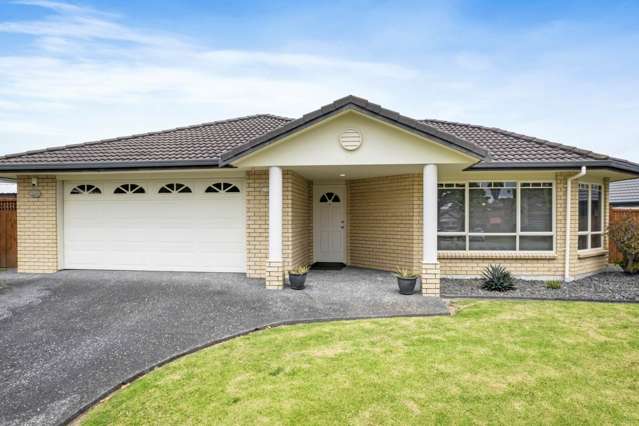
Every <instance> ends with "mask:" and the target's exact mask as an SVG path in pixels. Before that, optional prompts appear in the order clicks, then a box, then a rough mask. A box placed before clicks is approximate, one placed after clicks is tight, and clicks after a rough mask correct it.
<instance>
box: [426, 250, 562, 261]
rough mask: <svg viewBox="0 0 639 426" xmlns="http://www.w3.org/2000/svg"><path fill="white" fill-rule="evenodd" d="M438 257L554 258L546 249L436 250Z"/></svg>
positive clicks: (553, 253) (554, 255)
mask: <svg viewBox="0 0 639 426" xmlns="http://www.w3.org/2000/svg"><path fill="white" fill-rule="evenodd" d="M437 257H438V258H439V259H556V258H557V254H556V253H555V252H548V251H438V252H437Z"/></svg>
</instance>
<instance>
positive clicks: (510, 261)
mask: <svg viewBox="0 0 639 426" xmlns="http://www.w3.org/2000/svg"><path fill="white" fill-rule="evenodd" d="M571 175H574V173H558V174H557V175H556V177H555V197H556V198H555V201H556V213H557V217H556V224H555V226H556V228H557V229H556V235H555V241H556V243H555V244H556V255H553V256H549V255H541V254H538V255H537V254H534V255H529V254H527V255H524V254H516V255H512V254H511V255H505V254H504V253H500V252H498V251H497V252H482V253H480V254H474V255H470V254H465V253H460V254H456V253H455V254H453V253H450V254H448V253H447V254H440V259H439V262H440V269H441V274H442V276H444V277H456V276H457V277H468V276H479V275H481V273H482V271H483V270H484V269H485V268H486V266H488V265H490V264H497V263H498V264H501V265H504V266H505V267H506V268H508V270H509V271H511V272H512V273H513V274H515V275H516V276H522V277H531V276H542V277H548V278H562V277H563V274H564V253H565V248H564V247H565V241H566V217H565V211H566V180H567V178H568V176H571ZM572 186H573V194H574V196H573V208H572V212H573V218H572V226H571V227H572V228H573V232H575V233H576V232H577V223H576V221H577V208H576V204H575V202H576V197H577V191H576V188H577V187H578V185H577V184H575V183H574V182H573V185H572ZM576 250H577V239H576V238H575V239H574V248H573V249H572V253H573V255H574V258H575V260H576Z"/></svg>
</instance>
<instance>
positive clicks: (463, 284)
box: [441, 272, 639, 302]
mask: <svg viewBox="0 0 639 426" xmlns="http://www.w3.org/2000/svg"><path fill="white" fill-rule="evenodd" d="M481 285H482V281H481V280H480V279H449V278H442V282H441V294H442V297H444V298H447V297H491V298H525V299H551V300H552V299H554V300H595V301H608V302H639V275H634V276H633V275H626V274H624V273H622V272H604V273H601V274H597V275H592V276H590V277H587V278H582V279H580V280H575V281H572V282H570V283H562V284H561V288H560V289H556V290H553V289H549V288H546V283H545V282H544V281H530V280H515V287H516V289H515V290H511V291H506V292H503V293H500V292H494V291H487V290H483V289H482V288H481Z"/></svg>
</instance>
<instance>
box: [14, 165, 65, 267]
mask: <svg viewBox="0 0 639 426" xmlns="http://www.w3.org/2000/svg"><path fill="white" fill-rule="evenodd" d="M32 177H34V176H20V177H19V178H18V197H17V226H18V272H33V273H51V272H56V271H57V270H58V228H57V227H58V223H57V180H56V178H55V176H37V178H38V189H39V190H40V192H41V195H40V198H31V196H30V191H31V189H32V188H31V179H32Z"/></svg>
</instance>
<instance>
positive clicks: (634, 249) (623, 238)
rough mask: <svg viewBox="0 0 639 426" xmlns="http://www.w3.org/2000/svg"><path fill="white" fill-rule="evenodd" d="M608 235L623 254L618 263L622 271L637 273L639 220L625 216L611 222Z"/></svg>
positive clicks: (638, 270) (638, 261)
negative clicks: (618, 220) (620, 219)
mask: <svg viewBox="0 0 639 426" xmlns="http://www.w3.org/2000/svg"><path fill="white" fill-rule="evenodd" d="M608 235H609V236H610V240H611V241H612V242H613V243H614V244H615V245H616V246H617V249H618V250H619V251H620V252H621V255H622V256H623V259H622V260H621V263H620V265H621V268H622V269H623V270H624V272H626V273H628V274H637V273H639V220H638V219H634V218H632V217H626V218H625V219H623V220H622V221H620V222H616V223H611V224H610V227H609V229H608Z"/></svg>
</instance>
